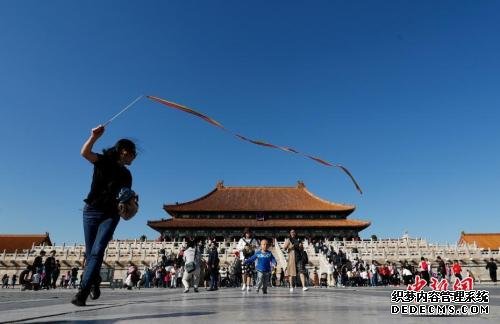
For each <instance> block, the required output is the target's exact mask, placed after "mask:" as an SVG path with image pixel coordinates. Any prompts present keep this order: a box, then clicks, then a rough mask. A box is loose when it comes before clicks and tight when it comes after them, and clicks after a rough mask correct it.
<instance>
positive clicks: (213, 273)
mask: <svg viewBox="0 0 500 324" xmlns="http://www.w3.org/2000/svg"><path fill="white" fill-rule="evenodd" d="M218 283H219V270H218V269H215V270H214V269H211V270H210V288H211V289H217V288H218Z"/></svg>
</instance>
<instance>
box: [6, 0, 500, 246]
mask: <svg viewBox="0 0 500 324" xmlns="http://www.w3.org/2000/svg"><path fill="white" fill-rule="evenodd" d="M499 11H500V3H499V2H497V1H479V2H478V1H355V2H354V1H134V2H132V1H43V2H42V1H1V2H0V30H1V33H0V95H1V103H0V112H1V114H0V116H1V118H0V132H1V136H0V149H1V162H0V219H1V225H0V232H2V233H43V232H45V231H48V232H49V233H50V235H51V238H52V240H53V241H55V242H56V243H62V242H67V243H72V242H83V230H82V225H81V208H82V206H83V202H82V199H83V198H84V197H85V195H86V194H87V192H88V190H89V187H90V180H91V175H92V166H91V164H89V163H88V162H86V161H85V160H84V159H83V158H81V157H80V155H79V151H80V148H81V145H82V144H83V142H84V141H85V140H86V138H87V137H88V135H89V132H90V129H91V128H92V127H94V126H96V125H97V124H99V123H102V122H104V121H106V120H107V119H108V118H110V117H111V116H112V115H113V114H114V113H116V112H117V111H119V110H120V109H121V108H123V107H124V106H125V105H126V104H127V103H129V102H130V101H132V100H133V99H134V98H135V97H137V96H138V95H140V94H152V95H157V96H160V97H163V98H166V99H170V100H172V101H176V102H179V103H183V104H185V105H188V106H191V107H193V108H196V109H198V110H200V111H202V112H205V113H207V114H208V115H210V116H211V117H213V118H215V119H217V120H218V121H220V122H221V123H223V124H224V125H226V126H227V127H228V128H231V129H234V130H236V131H239V132H240V133H242V134H244V135H246V136H248V137H252V138H257V139H265V140H267V141H270V142H273V143H276V144H281V145H290V146H292V147H295V148H297V149H299V150H302V151H305V152H308V153H311V154H314V155H318V156H320V157H323V158H324V159H327V160H329V161H334V162H340V163H343V164H344V165H346V166H348V167H349V168H350V170H351V171H352V172H353V174H354V175H355V176H356V178H357V179H358V181H359V182H360V184H361V186H362V188H363V189H364V191H365V194H364V195H363V196H360V195H358V193H357V192H356V190H355V189H354V187H353V186H352V184H351V182H350V180H349V179H348V178H347V177H346V176H345V175H344V174H342V173H341V172H340V171H338V170H336V169H332V168H326V167H323V166H321V165H319V164H316V163H314V162H312V161H309V160H307V159H304V158H301V157H298V156H294V155H292V154H286V153H283V152H280V151H274V150H271V149H266V148H261V147H258V146H253V145H251V144H246V143H244V142H241V141H238V140H236V139H234V138H232V137H230V136H227V135H225V134H224V133H223V132H221V131H220V130H218V129H216V128H214V127H212V126H210V125H209V124H206V123H204V122H203V121H201V120H198V119H196V118H194V117H191V116H189V115H186V114H183V113H181V112H177V111H174V110H170V109H167V108H164V107H163V106H161V105H159V104H155V103H153V102H149V101H147V100H143V101H140V102H139V103H138V104H137V105H136V106H135V107H134V108H132V109H131V110H130V111H128V112H127V113H126V114H124V115H122V116H120V117H119V118H118V119H117V120H116V121H115V122H113V123H112V124H111V125H110V126H109V128H108V129H107V130H106V133H105V135H104V137H103V138H102V139H101V140H100V141H99V142H98V143H97V144H96V147H95V149H96V150H100V149H102V148H104V147H108V146H110V145H112V144H113V143H114V142H115V141H116V140H117V139H119V138H121V137H129V138H132V139H135V140H136V141H137V142H138V144H139V146H140V147H141V153H140V155H139V156H138V158H137V159H136V161H135V162H134V164H133V165H132V166H131V171H132V173H133V176H134V189H135V190H136V191H137V192H138V193H139V194H140V199H141V210H140V213H139V214H138V215H137V216H136V217H135V218H134V219H133V220H131V221H129V222H121V223H120V225H119V228H118V229H117V231H116V235H115V237H116V238H138V237H139V236H140V235H142V234H146V235H147V236H148V238H155V237H156V236H157V234H156V232H154V231H153V230H151V229H149V228H148V227H147V226H146V222H147V220H151V219H159V218H162V217H165V216H166V214H165V212H164V211H163V210H162V206H163V204H164V203H172V202H176V201H179V202H182V201H186V200H191V199H194V198H197V197H199V196H201V195H203V194H205V193H207V192H209V191H210V190H212V189H213V187H214V186H215V184H216V182H217V180H219V179H223V180H224V181H225V184H226V185H229V186H231V185H284V186H293V185H295V184H296V181H297V180H299V179H300V180H303V181H304V182H305V183H306V185H307V187H308V188H309V190H311V191H312V192H314V193H315V194H317V195H319V196H321V197H323V198H325V199H328V200H331V201H336V202H347V203H353V204H355V205H356V206H357V210H356V212H355V213H354V214H352V215H351V216H350V217H351V218H355V219H364V220H370V221H372V225H371V227H369V228H368V229H366V230H364V231H363V232H361V236H362V237H365V238H367V237H369V236H370V235H371V234H376V235H378V236H379V237H399V236H401V234H403V232H404V231H405V230H408V231H409V234H410V235H412V236H419V237H424V238H428V239H430V240H432V241H438V242H447V241H448V242H455V241H456V240H457V239H458V237H459V234H460V231H462V230H464V231H466V232H492V231H496V232H499V231H500V228H499V225H498V224H499V222H498V217H499V212H500V207H499V196H498V194H499V191H498V188H499V184H500V172H499V171H498V170H499V169H498V168H499V165H500V154H499V152H498V144H499V139H500V136H499V135H500V128H499V122H500V112H499V109H498V107H499V104H500V91H499V85H500V60H499V57H500V38H499V34H498V31H499V30H500V20H499V19H498V12H499Z"/></svg>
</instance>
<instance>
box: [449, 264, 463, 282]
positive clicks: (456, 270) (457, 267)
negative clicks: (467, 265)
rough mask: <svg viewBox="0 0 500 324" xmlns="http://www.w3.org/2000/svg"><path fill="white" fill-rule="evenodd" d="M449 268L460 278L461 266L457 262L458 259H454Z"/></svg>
mask: <svg viewBox="0 0 500 324" xmlns="http://www.w3.org/2000/svg"><path fill="white" fill-rule="evenodd" d="M451 269H452V270H453V274H454V275H455V277H457V278H458V279H460V280H462V267H461V266H460V264H459V263H458V260H455V262H454V263H453V266H452V268H451Z"/></svg>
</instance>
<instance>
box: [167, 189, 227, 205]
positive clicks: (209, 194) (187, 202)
mask: <svg viewBox="0 0 500 324" xmlns="http://www.w3.org/2000/svg"><path fill="white" fill-rule="evenodd" d="M217 190H219V188H217V187H215V188H214V190H212V191H210V192H209V193H207V194H206V195H204V196H201V197H199V198H196V199H193V200H189V201H185V202H182V203H178V202H176V203H173V204H163V208H165V206H182V205H189V204H192V203H195V202H198V201H201V200H203V199H206V198H208V197H209V196H211V195H212V194H214V193H215V192H216V191H217Z"/></svg>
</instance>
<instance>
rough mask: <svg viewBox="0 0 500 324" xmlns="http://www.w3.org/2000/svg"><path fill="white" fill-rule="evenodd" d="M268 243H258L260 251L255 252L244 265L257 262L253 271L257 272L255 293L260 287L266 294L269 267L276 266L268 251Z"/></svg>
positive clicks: (269, 272)
mask: <svg viewBox="0 0 500 324" xmlns="http://www.w3.org/2000/svg"><path fill="white" fill-rule="evenodd" d="M268 245H269V243H268V242H267V240H262V241H260V251H257V252H255V254H254V255H252V256H251V257H250V258H248V259H247V260H246V261H245V264H246V265H247V264H250V263H252V262H255V260H257V265H256V266H255V269H256V270H257V293H259V289H260V287H262V293H263V294H267V284H268V282H269V277H270V275H271V266H276V259H275V258H274V256H273V254H272V253H271V251H268V250H267V248H268Z"/></svg>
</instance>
